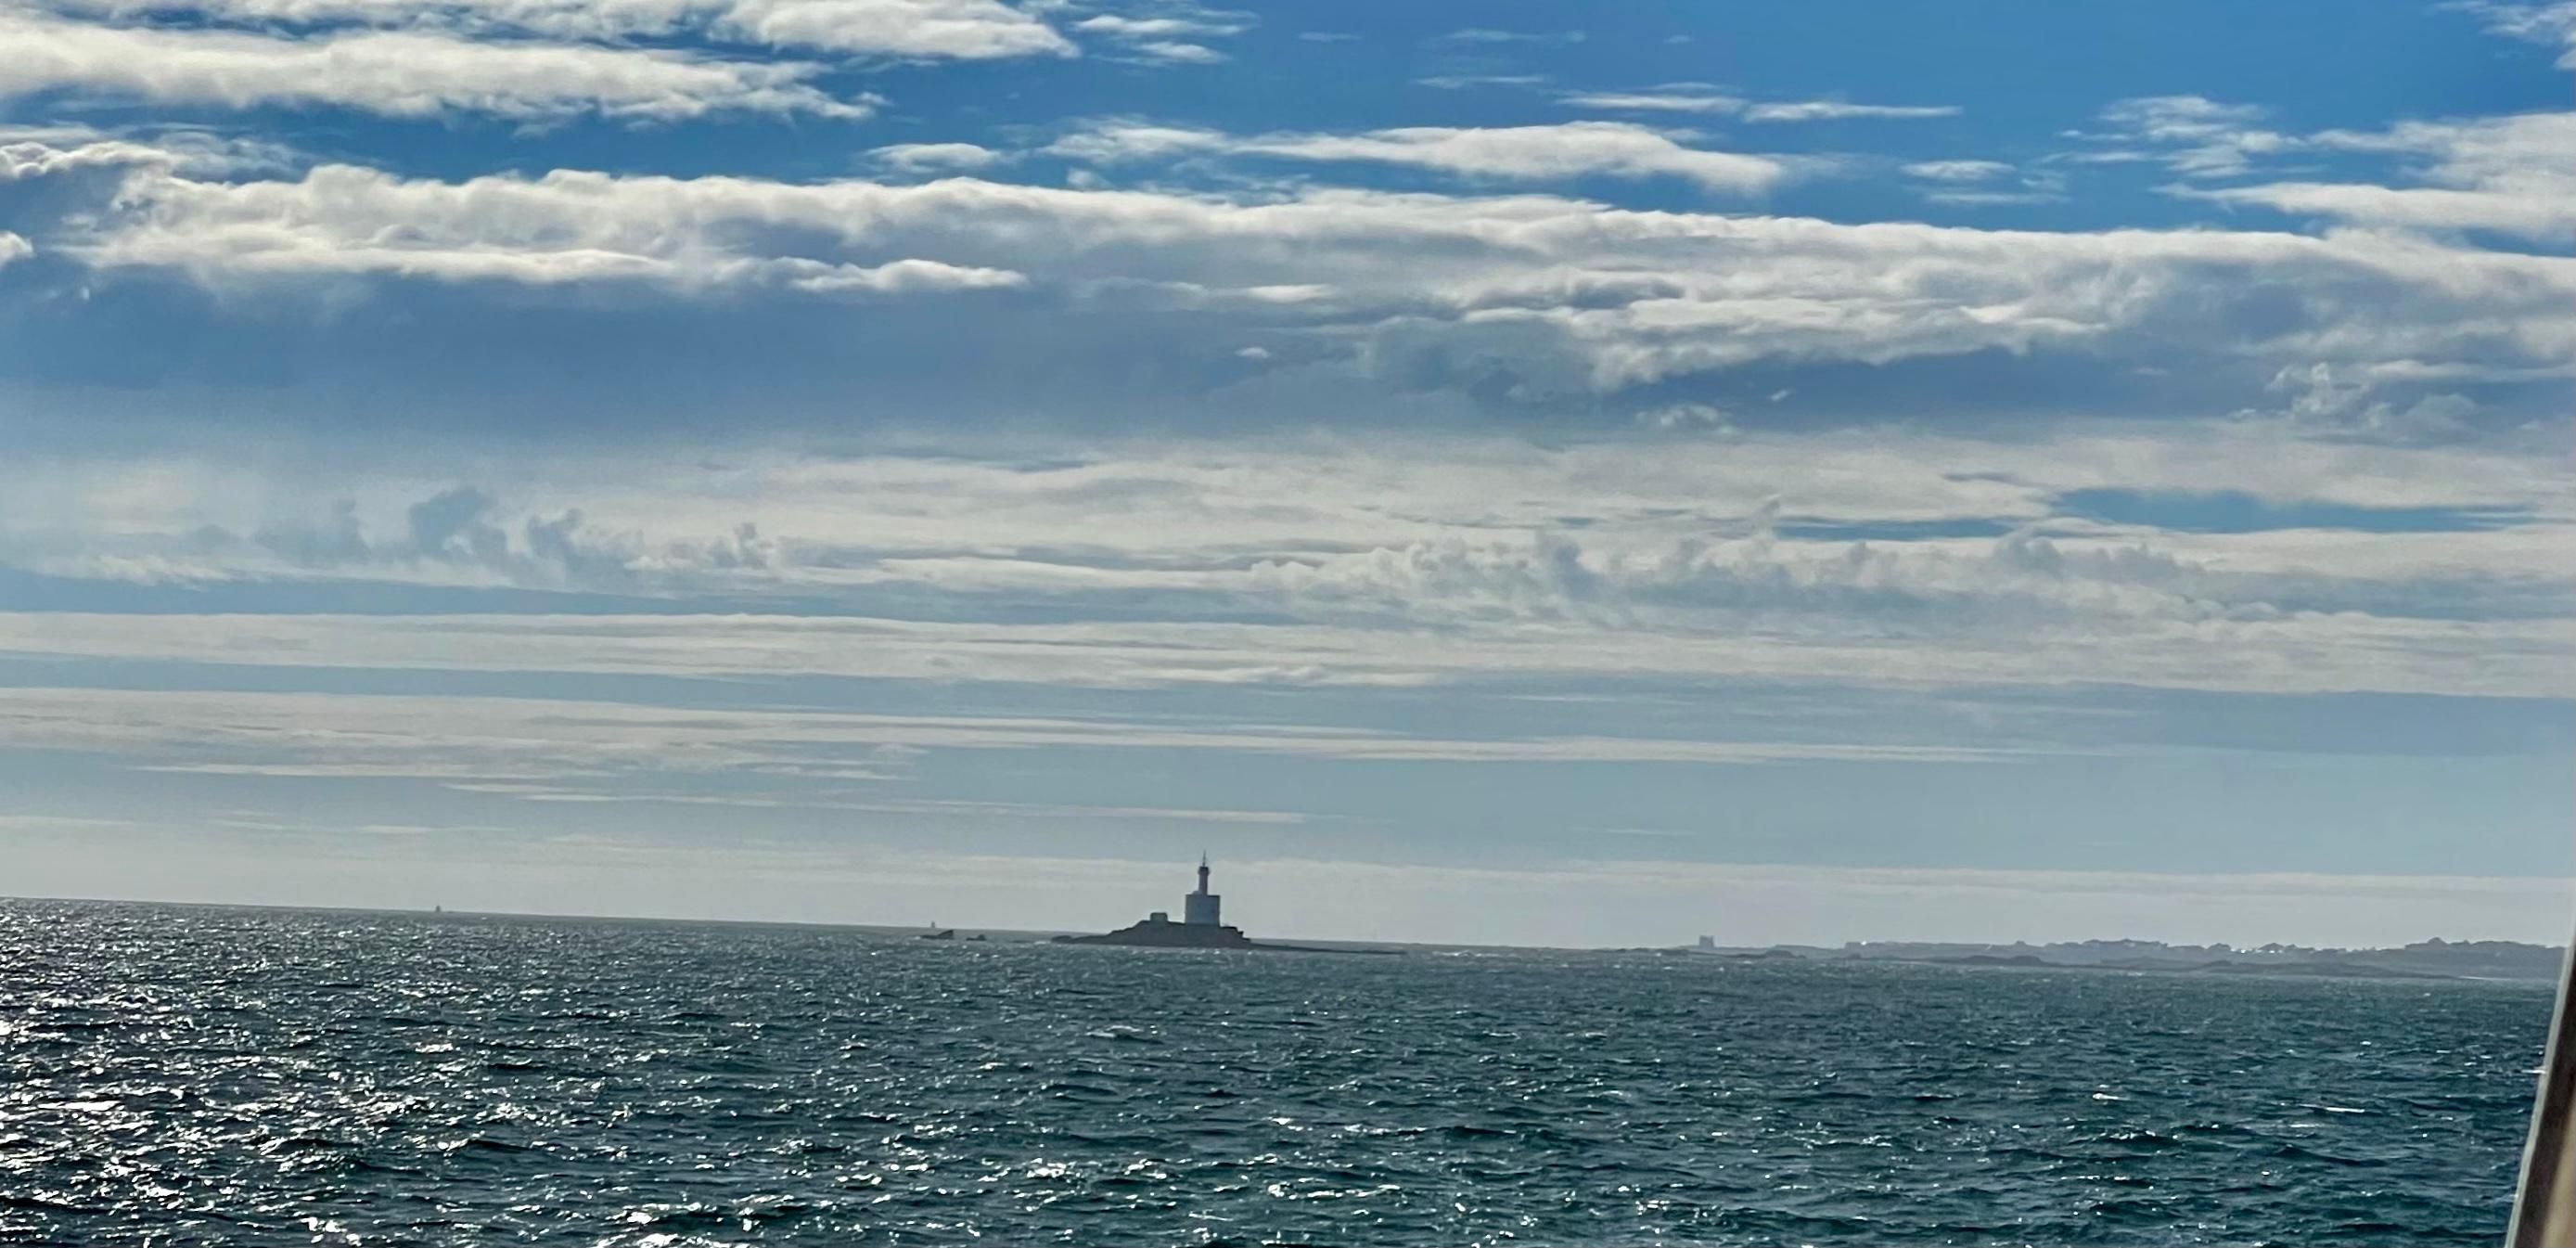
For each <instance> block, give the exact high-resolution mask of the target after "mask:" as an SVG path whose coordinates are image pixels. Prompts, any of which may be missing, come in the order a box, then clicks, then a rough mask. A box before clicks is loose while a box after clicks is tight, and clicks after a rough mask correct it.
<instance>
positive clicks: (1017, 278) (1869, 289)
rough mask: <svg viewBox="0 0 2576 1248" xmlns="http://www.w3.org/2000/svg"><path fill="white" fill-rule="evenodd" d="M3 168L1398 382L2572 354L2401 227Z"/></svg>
mask: <svg viewBox="0 0 2576 1248" xmlns="http://www.w3.org/2000/svg"><path fill="white" fill-rule="evenodd" d="M1053 150H1054V151H1055V152H1056V154H1060V155H1067V156H1072V157H1074V158H1077V159H1088V160H1097V161H1103V162H1115V161H1143V160H1171V159H1176V158H1179V157H1184V156H1188V155H1192V154H1264V155H1272V156H1277V157H1282V158H1287V159H1297V160H1359V161H1370V162H1403V163H1410V164H1415V165H1420V166H1426V167H1431V168H1436V169H1442V170H1451V171H1457V172H1460V173H1462V174H1466V175H1470V176H1481V177H1493V178H1504V177H1510V178H1522V177H1530V178H1539V177H1564V176H1574V175H1576V174H1578V173H1585V172H1589V173H1591V174H1594V175H1628V176H1637V175H1642V174H1645V173H1648V172H1652V171H1658V170H1661V171H1667V172H1671V173H1673V174H1675V175H1677V176H1697V177H1700V178H1704V179H1707V180H1709V181H1710V182H1713V183H1715V182H1723V183H1727V184H1729V185H1734V186H1737V187H1739V188H1749V187H1750V186H1752V185H1757V184H1762V183H1764V182H1766V181H1767V180H1769V179H1773V178H1776V177H1778V176H1780V175H1781V172H1782V170H1781V167H1780V166H1779V165H1777V164H1776V163H1774V162H1769V161H1765V160H1763V159H1762V158H1757V157H1742V156H1734V155H1731V154H1727V153H1717V152H1704V151H1698V150H1695V149H1689V148H1684V147H1681V146H1679V145H1678V144H1675V143H1673V142H1672V141H1670V140H1669V139H1666V138H1664V137H1662V136H1661V135H1658V134H1656V133H1654V132H1652V131H1647V130H1643V129H1640V128H1636V127H1627V126H1619V125H1613V124H1607V123H1598V124H1579V125H1573V126H1550V127H1522V128H1512V129H1496V130H1451V129H1427V128H1423V129H1411V130H1400V131H1376V132H1368V133H1363V134H1357V135H1307V134H1291V135H1270V136H1254V137H1250V138H1245V137H1239V136H1229V135H1224V134H1221V133H1219V132H1215V131H1205V130H1192V129H1182V128H1169V127H1166V128H1155V127H1147V126H1141V125H1128V124H1113V125H1106V126H1101V127H1096V128H1094V129H1092V130H1089V131H1085V132H1082V133H1080V134H1077V135H1074V136H1070V137H1068V138H1067V139H1065V140H1063V141H1061V142H1060V143H1059V144H1058V145H1057V146H1056V148H1055V149H1053ZM6 159H7V160H8V161H9V162H10V163H9V165H8V167H9V168H11V169H13V170H22V171H24V172H21V173H18V174H15V175H13V176H18V177H21V178H25V177H57V176H70V172H71V171H74V170H79V171H85V172H84V173H83V176H90V177H97V176H100V175H102V174H106V173H113V174H114V175H116V179H117V180H115V181H112V182H108V183H105V184H103V185H101V186H99V187H98V189H97V195H98V198H97V200H96V201H95V202H92V203H85V204H83V205H82V206H81V208H80V211H78V212H74V213H70V214H68V215H65V216H63V217H61V218H60V219H59V221H58V222H56V223H55V224H53V225H51V226H45V225H43V224H42V223H41V222H35V221H17V222H13V223H12V224H13V226H15V227H16V228H17V229H18V230H19V232H21V233H22V234H23V235H24V236H25V237H26V238H27V239H28V241H29V242H30V243H32V244H33V245H34V246H36V247H37V248H39V249H41V250H43V251H45V252H47V253H49V254H52V255H55V256H59V257H64V258H67V259H70V260H73V261H76V262H80V263H85V264H87V265H90V266H93V267H96V268H101V269H132V268H137V267H143V266H149V267H153V268H161V269H168V270H173V271H176V272H180V273H184V274H187V275H189V276H191V277H193V278H194V279H196V280H198V281H200V282H203V283H206V284H208V285H210V286H243V285H245V284H254V285H263V286H266V287H267V288H270V289H276V290H285V289H290V288H291V287H292V283H293V282H295V281H296V280H298V279H303V280H310V279H315V278H321V277H328V276H334V275H358V274H376V275H384V276H387V277H394V276H412V277H424V278H433V279H439V280H450V281H508V282H516V283H523V284H530V285H550V286H560V285H566V284H572V283H592V282H625V283H638V282H641V283H651V284H655V285H658V286H660V287H662V288H664V289H668V290H671V291H675V292H689V291H710V290H727V291H758V290H777V291H791V292H798V291H801V292H808V293H810V292H818V291H832V290H850V291H858V292H878V293H887V294H893V293H902V292H907V291H967V290H986V289H995V288H1015V289H1019V290H1021V291H1023V292H1025V293H1029V294H1031V295H1040V294H1043V295H1048V296H1050V297H1060V298H1074V299H1081V300H1085V301H1092V302H1094V303H1095V304H1098V305H1099V306H1142V307H1163V308H1189V309H1196V310H1199V311H1200V312H1201V313H1203V314H1205V315H1207V316H1217V315H1221V316H1222V317H1224V318H1228V321H1227V323H1228V328H1227V330H1226V333H1227V336H1228V337H1229V338H1230V339H1231V340H1230V341H1227V342H1225V344H1224V347H1223V350H1224V351H1226V352H1228V353H1230V352H1231V351H1233V350H1234V349H1235V348H1236V347H1238V346H1240V345H1242V339H1241V338H1240V336H1239V335H1240V334H1241V333H1244V332H1248V331H1250V330H1252V329H1255V328H1258V327H1263V326H1271V327H1278V328H1282V329H1286V328H1292V327H1293V328H1299V329H1302V330H1305V331H1308V332H1310V333H1311V331H1312V330H1313V329H1314V328H1316V327H1320V326H1327V325H1329V326H1335V327H1337V328H1338V330H1339V331H1340V332H1339V334H1338V335H1337V337H1336V338H1335V339H1333V340H1329V341H1326V342H1323V343H1321V344H1320V345H1323V346H1325V347H1327V348H1328V349H1329V348H1331V347H1332V346H1333V343H1334V342H1339V343H1341V344H1346V345H1345V346H1343V347H1342V348H1341V351H1342V352H1343V353H1342V354H1341V355H1340V358H1341V359H1343V360H1345V361H1347V367H1349V368H1352V369H1356V370H1358V371H1359V373H1360V375H1363V376H1365V377H1369V378H1372V379H1376V380H1377V381H1378V382H1380V383H1381V384H1389V385H1398V386H1403V387H1408V388H1417V389H1428V388H1437V387H1443V386H1451V385H1459V384H1468V383H1469V382H1470V381H1472V379H1473V378H1474V377H1476V376H1480V375H1495V374H1499V375H1502V376H1505V377H1507V378H1508V379H1509V380H1508V385H1509V386H1510V388H1511V389H1510V397H1511V398H1512V400H1513V401H1515V402H1540V401H1549V400H1551V398H1552V397H1554V396H1569V395H1585V394H1593V395H1600V394H1612V393H1616V392H1619V391H1622V390H1626V389H1630V388H1632V387H1636V386H1639V385H1643V384H1648V383H1653V382H1657V381H1661V380H1665V379H1669V378H1674V377H1679V376H1685V375H1690V374H1694V373H1702V372H1708V371H1711V370H1717V369H1722V368H1726V367H1730V366H1735V365H1741V364H1745V363H1749V362H1753V361H1760V360H1784V361H1815V360H1848V361H1857V362H1865V363H1886V362H1890V361H1895V360H1902V359H1909V358H1917V357H1924V356H1938V355H1956V354H1962V353H1966V352H1973V351H1980V350H2004V351H2013V352H2022V351H2031V350H2039V349H2049V348H2059V349H2077V348H2081V349H2083V350H2085V351H2090V352H2102V351H2109V352H2119V351H2122V350H2134V349H2137V346H2135V345H2128V344H2151V345H2152V349H2153V350H2154V351H2155V352H2157V353H2158V354H2159V355H2161V356H2163V357H2164V358H2163V359H2160V360H2158V361H2157V362H2158V363H2159V364H2167V365H2169V364H2170V362H2171V361H2172V359H2173V358H2176V356H2177V353H2179V355H2180V356H2181V357H2183V358H2201V359H2205V360H2208V361H2211V362H2212V363H2213V365H2218V364H2225V365H2227V366H2230V367H2246V364H2245V363H2244V362H2247V361H2251V362H2253V366H2255V367H2260V368H2261V369H2262V371H2261V372H2260V373H2259V374H2257V375H2256V380H2255V382H2254V384H2257V385H2259V384H2260V378H2262V377H2268V376H2269V374H2270V372H2271V371H2273V370H2277V369H2278V368H2279V367H2283V366H2286V365H2292V364H2297V365H2306V364H2309V363H2314V362H2318V361H2324V362H2328V363H2331V364H2335V365H2337V366H2339V367H2340V366H2352V367H2361V368H2369V367H2378V366H2381V365H2386V364H2393V363H2395V362H2398V361H2415V362H2419V363H2432V364H2439V365H2442V366H2443V367H2447V368H2455V369H2468V370H2473V371H2484V372H2486V373H2489V374H2492V375H2507V374H2512V373H2515V372H2516V371H2517V370H2520V371H2521V372H2523V373H2528V372H2529V370H2533V369H2540V370H2544V371H2546V370H2561V371H2563V370H2564V368H2565V363H2564V361H2565V360H2566V358H2567V357H2568V355H2569V354H2570V353H2571V352H2572V351H2576V314H2571V312H2570V310H2569V309H2570V307H2571V302H2576V263H2571V262H2570V261H2568V260H2566V259H2564V258H2562V257H2553V256H2543V255H2524V254H2517V253H2506V252H2492V251H2484V250H2479V249H2475V248H2471V247H2464V246H2458V245H2454V244H2450V243H2447V242H2444V241H2442V240H2440V239H2437V238H2432V237H2420V236H2414V235H2409V234H2404V233H2397V232H2388V231H2374V232H2366V233H2365V232H2340V233H2335V234H2330V235H2327V236H2324V237H2310V236H2305V235H2298V234H2289V233H2263V232H2223V231H2216V230H2206V229H2196V230H2175V231H2151V230H2112V231H2100V232H2062V233H2050V232H2038V231H1989V230H1976V229H1967V228H1960V227H1939V226H1930V225H1917V224H1898V223H1882V224H1869V225H1844V224H1837V223H1832V222H1826V221H1819V220H1812V219H1802V218H1790V217H1760V216H1723V215H1713V214H1696V213H1684V212H1631V211H1622V210H1617V209H1613V208H1608V207H1605V206H1603V205H1600V204H1597V203H1592V202H1588V201H1583V200H1576V199H1570V198H1564V197H1558V196H1549V195H1518V196H1499V197H1465V196H1449V195H1436V194H1424V193H1402V192H1381V191H1363V190H1347V189H1334V188H1310V189H1304V190H1299V191H1295V192H1290V193H1285V194H1280V193H1272V192H1267V191H1265V192H1262V193H1259V194H1246V195H1244V196H1242V197H1240V198H1233V197H1228V196H1224V195H1218V194H1212V193H1205V192H1201V193H1184V192H1174V191H1155V192H1142V191H1111V190H1097V189H1064V188H1050V187H1039V186H1027V185H1013V184H1006V183H999V182H991V181H984V180H979V179H974V178H948V179H942V180H938V181H933V182H928V183H922V184H914V185H898V184H888V183H880V182H873V181H866V180H858V179H843V180H833V181H824V182H810V183H790V182H777V181H768V180H762V179H754V178H739V177H704V178H665V177H648V176H627V175H612V174H602V173H590V172H578V171H568V170H567V171H556V172H553V173H549V174H547V175H544V176H542V177H537V178H525V177H518V176H509V175H497V176H486V177H479V178H473V179H468V180H465V181H463V182H453V183H451V182H441V181H437V180H433V179H417V178H405V177H400V176H396V175H393V174H390V173H386V172H383V171H380V170H373V169H365V168H360V167H354V166H346V165H324V166H319V167H315V168H311V169H309V170H306V171H305V172H303V173H302V174H301V175H300V176H297V177H293V178H277V179H245V180H228V179H223V178H218V177H213V176H202V175H200V176H192V175H191V174H190V173H189V172H187V171H186V170H185V169H184V168H183V163H182V162H183V159H184V158H183V157H181V156H179V155H173V154H160V153H156V152H154V151H153V150H152V149H150V148H149V147H141V146H137V145H133V144H123V145H119V146H115V147H112V148H106V149H104V150H100V151H94V152H93V151H89V150H87V149H75V150H72V151H62V150H56V149H49V148H46V147H44V146H43V145H34V144H19V145H13V146H12V147H11V148H10V154H9V155H8V156H7V157H6ZM2284 292H2294V293H2295V298H2294V299H2290V300H2287V301H2285V300H2284V298H2283V294H2284ZM1104 301H1105V302H1104ZM2258 305H2259V306H2258ZM1212 349H1213V348H1212ZM1476 384H1485V383H1476Z"/></svg>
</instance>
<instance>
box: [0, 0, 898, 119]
mask: <svg viewBox="0 0 2576 1248" xmlns="http://www.w3.org/2000/svg"><path fill="white" fill-rule="evenodd" d="M0 45H6V46H7V47H8V49H9V53H8V55H7V56H6V57H0V95H27V94H32V93H36V92H45V91H63V90H69V91H78V92H85V93H106V94H112V95H130V96H137V97H141V98H145V99H150V100H154V101H158V102H162V103H174V104H212V105H221V106H225V107H231V108H250V107H257V106H263V105H268V106H286V107H311V106H316V105H331V106H338V107H345V108H355V109H361V110H364V111H368V112H375V113H383V114H386V115H390V116H397V117H421V116H430V115H434V114H439V113H451V112H479V113H489V114H493V115H496V116H501V117H511V118H523V119H544V118H552V117H562V116H566V115H571V114H576V113H590V112H595V113H598V114H600V115H603V116H608V117H617V118H628V119H634V120H642V121H676V120H682V119H686V118H692V117H699V116H704V115H706V114H708V113H714V112H724V111H744V112H768V113H810V114H814V115H818V116H825V117H840V118H858V117H865V116H867V115H868V114H869V113H870V112H871V111H872V101H870V100H867V99H861V100H855V101H853V100H840V99H835V98H833V97H832V96H830V95H827V94H825V93H824V92H822V91H821V90H819V89H817V88H815V87H813V86H812V85H810V84H808V83H807V82H806V81H805V79H807V78H809V77H811V76H812V75H813V74H814V73H815V72H817V71H816V67H814V66H810V65H802V64H795V63H786V64H753V63H748V62H739V61H723V60H713V59H708V58H704V57H699V56H694V55H690V54H685V53H679V52H666V51H649V50H641V49H629V48H600V47H586V46H578V45H568V44H546V43H528V42H490V41H481V40H471V39H464V38H459V37H456V36H452V35H446V34H436V33H422V32H411V31H399V32H396V31H383V32H379V31H360V32H352V33H343V34H331V35H316V36H312V37H309V38H304V39H294V38H283V37H278V36H273V35H265V34H249V33H241V32H233V31H222V30H173V29H154V28H119V27H108V26H95V25H90V24H87V23H81V22H69V21H62V20H59V19H54V18H48V17H39V16H34V15H30V14H24V13H6V12H0Z"/></svg>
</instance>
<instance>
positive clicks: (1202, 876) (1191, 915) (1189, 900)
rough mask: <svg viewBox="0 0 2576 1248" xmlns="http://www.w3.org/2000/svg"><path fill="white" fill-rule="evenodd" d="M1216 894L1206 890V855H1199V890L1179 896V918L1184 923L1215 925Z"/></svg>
mask: <svg viewBox="0 0 2576 1248" xmlns="http://www.w3.org/2000/svg"><path fill="white" fill-rule="evenodd" d="M1217 900H1218V898H1217V895H1216V894H1214V893H1211V892H1209V891H1208V862H1207V855H1206V854H1201V855H1199V891H1197V892H1195V893H1192V894H1190V895H1189V896H1187V897H1183V898H1181V920H1182V921H1183V922H1185V923H1199V924H1205V925H1207V926H1209V927H1215V926H1217V925H1218V924H1217V917H1216V904H1217Z"/></svg>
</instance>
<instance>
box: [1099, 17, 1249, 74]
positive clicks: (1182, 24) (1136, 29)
mask: <svg viewBox="0 0 2576 1248" xmlns="http://www.w3.org/2000/svg"><path fill="white" fill-rule="evenodd" d="M1072 29H1073V30H1074V31H1076V32H1077V33H1080V34H1086V35H1093V36H1098V37H1101V38H1105V39H1108V40H1111V41H1112V42H1113V43H1115V44H1116V45H1117V46H1118V47H1119V48H1120V49H1121V50H1122V51H1123V53H1124V55H1125V57H1126V58H1127V59H1132V60H1140V61H1144V62H1146V63H1149V64H1156V65H1213V64H1217V63H1219V62H1221V61H1224V60H1226V59H1227V58H1226V54H1225V53H1223V52H1220V51H1217V50H1216V49H1215V48H1212V47H1209V46H1207V44H1206V43H1205V42H1203V41H1204V40H1209V39H1224V38H1229V37H1231V36H1234V35H1239V34H1242V33H1243V32H1244V31H1247V30H1250V29H1252V18H1251V15H1250V14H1247V13H1235V12H1224V11H1218V10H1210V9H1200V8H1196V7H1192V6H1182V7H1178V8H1170V9H1165V10H1162V11H1157V12H1153V13H1148V14H1143V15H1136V14H1124V13H1100V14H1095V15H1093V16H1091V17H1086V18H1084V19H1082V20H1081V21H1078V22H1075V23H1074V24H1073V26H1072Z"/></svg>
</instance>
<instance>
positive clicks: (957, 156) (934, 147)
mask: <svg viewBox="0 0 2576 1248" xmlns="http://www.w3.org/2000/svg"><path fill="white" fill-rule="evenodd" d="M868 155H870V156H872V157H874V158H876V160H877V162H878V163H880V164H884V165H888V166H891V167H893V168H896V169H901V170H903V171H904V172H906V173H926V172H931V171H934V170H948V169H981V168H983V167H985V166H986V165H991V164H995V163H998V162H1000V161H1003V160H1006V159H1008V157H1006V156H1004V155H1003V154H1002V153H1000V152H997V151H994V150H993V149H991V148H988V147H979V146H977V145H975V144H973V143H896V144H893V145H890V146H887V147H880V148H878V149H876V150H875V151H872V152H870V153H868Z"/></svg>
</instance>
